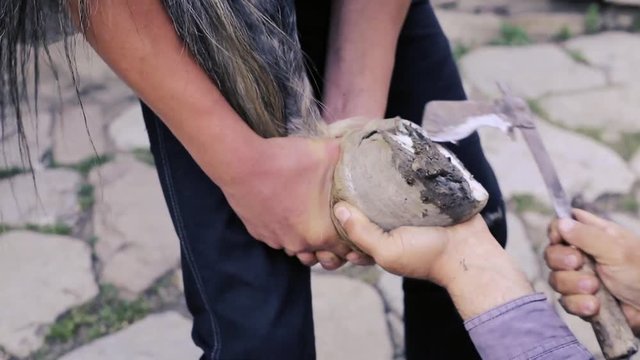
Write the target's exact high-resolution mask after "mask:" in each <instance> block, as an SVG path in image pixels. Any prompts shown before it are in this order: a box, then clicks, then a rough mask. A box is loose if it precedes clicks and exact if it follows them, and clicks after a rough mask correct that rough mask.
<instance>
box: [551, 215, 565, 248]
mask: <svg viewBox="0 0 640 360" xmlns="http://www.w3.org/2000/svg"><path fill="white" fill-rule="evenodd" d="M547 236H548V237H549V241H550V242H551V244H560V243H561V242H562V236H561V235H560V231H558V219H557V218H555V219H553V220H551V223H550V224H549V229H548V230H547Z"/></svg>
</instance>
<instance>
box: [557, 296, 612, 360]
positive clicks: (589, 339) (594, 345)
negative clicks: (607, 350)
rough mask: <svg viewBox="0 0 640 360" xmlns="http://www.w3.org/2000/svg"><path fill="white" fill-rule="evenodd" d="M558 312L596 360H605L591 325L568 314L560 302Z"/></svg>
mask: <svg viewBox="0 0 640 360" xmlns="http://www.w3.org/2000/svg"><path fill="white" fill-rule="evenodd" d="M556 310H557V312H558V314H559V315H560V317H561V318H562V320H563V321H564V322H565V323H566V324H567V326H568V327H569V329H571V332H573V334H574V335H575V336H576V338H577V339H578V341H580V343H581V344H582V345H584V346H585V347H586V348H587V350H589V352H591V353H592V354H593V355H594V356H595V357H596V359H604V356H602V351H601V350H600V346H599V345H598V340H597V339H596V335H595V334H594V333H593V328H592V327H591V324H589V323H588V322H586V321H584V320H582V319H580V318H579V317H577V316H573V315H570V314H568V313H567V312H566V311H564V309H563V308H562V306H560V303H558V302H556Z"/></svg>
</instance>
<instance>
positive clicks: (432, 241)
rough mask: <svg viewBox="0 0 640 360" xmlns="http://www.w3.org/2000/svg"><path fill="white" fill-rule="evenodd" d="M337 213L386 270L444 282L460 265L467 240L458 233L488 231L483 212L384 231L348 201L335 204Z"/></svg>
mask: <svg viewBox="0 0 640 360" xmlns="http://www.w3.org/2000/svg"><path fill="white" fill-rule="evenodd" d="M334 213H335V215H336V218H338V220H339V221H340V223H341V224H342V226H343V227H344V229H345V231H346V232H347V234H348V236H349V239H351V241H353V242H354V243H355V244H356V245H357V246H358V247H360V248H361V249H362V250H363V251H364V252H366V253H367V254H369V255H371V256H372V257H373V259H374V260H375V262H376V263H377V264H378V265H380V266H381V267H383V268H384V269H385V270H387V271H389V272H391V273H394V274H397V275H402V276H407V277H412V278H418V279H424V280H430V281H432V282H434V283H436V284H438V285H441V286H446V285H447V284H448V282H449V280H451V278H452V277H453V276H452V275H453V274H454V273H455V272H456V270H454V269H453V267H459V266H460V264H459V259H457V258H455V257H456V256H457V255H459V254H460V251H458V248H459V247H460V246H463V244H462V243H463V242H464V243H466V241H464V240H462V239H458V238H459V237H460V236H459V234H482V233H484V232H485V231H486V233H489V231H488V229H487V226H486V224H485V223H484V221H483V220H482V217H480V216H476V217H474V218H473V219H471V220H470V221H468V222H466V223H464V224H460V225H458V226H455V227H446V228H445V227H400V228H397V229H394V230H391V231H389V232H385V231H384V230H382V229H381V228H380V227H378V226H377V225H376V224H374V223H372V222H371V221H370V220H369V219H368V218H367V217H366V216H365V215H364V214H362V213H361V212H360V211H359V210H358V209H356V208H355V207H353V206H351V205H349V204H347V203H346V202H340V203H338V204H336V205H335V206H334ZM489 236H490V235H489ZM458 240H460V241H458Z"/></svg>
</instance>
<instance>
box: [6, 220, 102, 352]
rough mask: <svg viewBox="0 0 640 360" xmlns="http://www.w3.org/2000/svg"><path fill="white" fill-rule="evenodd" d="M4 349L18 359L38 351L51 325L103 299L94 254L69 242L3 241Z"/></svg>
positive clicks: (12, 235) (47, 238)
mask: <svg viewBox="0 0 640 360" xmlns="http://www.w3.org/2000/svg"><path fill="white" fill-rule="evenodd" d="M0 289H2V291H0V319H2V321H0V346H2V347H4V348H5V349H6V350H7V351H9V352H10V353H12V354H13V355H16V356H26V355H28V354H29V353H31V352H32V351H35V350H36V349H38V348H39V347H40V346H41V345H42V343H43V341H44V335H45V334H46V327H47V325H49V324H51V323H53V322H54V320H55V319H56V318H57V317H58V316H59V315H61V314H62V313H63V312H65V311H66V310H68V309H70V308H72V307H74V306H78V305H80V304H82V303H84V302H86V301H88V300H90V299H91V298H93V297H94V296H95V295H96V294H97V293H98V287H97V286H96V283H95V280H94V277H93V271H92V264H91V249H90V248H89V246H87V244H86V243H84V242H82V241H81V240H77V239H73V238H70V237H66V236H58V235H45V234H39V233H34V232H27V231H14V232H9V233H6V234H4V235H1V236H0Z"/></svg>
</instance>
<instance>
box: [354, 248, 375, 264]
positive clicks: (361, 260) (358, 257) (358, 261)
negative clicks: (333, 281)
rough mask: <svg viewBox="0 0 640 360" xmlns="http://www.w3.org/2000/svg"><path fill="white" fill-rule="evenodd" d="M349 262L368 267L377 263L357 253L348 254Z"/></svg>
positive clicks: (369, 257)
mask: <svg viewBox="0 0 640 360" xmlns="http://www.w3.org/2000/svg"><path fill="white" fill-rule="evenodd" d="M347 261H349V262H350V263H352V264H354V265H359V266H368V265H373V264H375V263H376V262H375V261H374V260H373V258H372V257H371V256H367V255H365V254H362V253H359V252H355V251H352V252H350V253H348V254H347Z"/></svg>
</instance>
